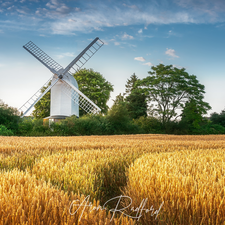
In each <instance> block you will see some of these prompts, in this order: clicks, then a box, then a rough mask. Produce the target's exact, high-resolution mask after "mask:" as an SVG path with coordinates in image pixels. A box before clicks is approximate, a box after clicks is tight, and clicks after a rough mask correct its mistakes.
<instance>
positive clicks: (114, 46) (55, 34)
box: [0, 0, 225, 113]
mask: <svg viewBox="0 0 225 225" xmlns="http://www.w3.org/2000/svg"><path fill="white" fill-rule="evenodd" d="M95 37H99V38H100V39H101V40H102V41H103V42H104V43H105V45H104V46H103V47H102V48H101V49H100V50H99V51H98V52H97V53H96V55H94V57H93V58H91V59H90V61H89V62H88V63H87V64H86V65H85V68H92V69H94V70H95V71H97V72H100V73H101V74H102V75H103V76H104V77H105V78H106V80H108V81H109V82H111V83H112V84H113V85H114V92H113V93H112V94H111V99H110V101H109V103H108V104H109V106H111V105H112V103H113V101H112V99H115V96H116V95H118V94H119V93H123V92H124V91H125V83H126V81H127V79H128V78H129V77H130V76H131V75H132V74H133V73H135V74H136V75H137V76H138V77H139V78H144V77H146V76H147V75H148V71H150V70H151V66H152V65H158V64H159V63H163V64H165V65H170V64H172V65H174V66H176V67H179V68H182V67H184V68H186V71H187V72H188V73H189V74H194V75H196V76H197V78H198V80H199V82H200V83H201V84H204V85H205V91H206V94H205V101H207V102H208V103H209V104H210V105H211V107H212V110H211V111H209V113H211V112H221V110H223V109H224V108H225V88H224V86H225V1H224V0H213V1H212V0H161V1H157V0H140V1H128V0H104V1H100V0H63V1H62V0H6V1H3V0H0V78H1V81H0V99H2V100H3V101H4V102H5V103H7V104H8V105H10V106H13V107H17V108H19V107H20V106H21V105H22V104H23V103H25V102H26V101H27V100H28V99H29V98H30V97H31V96H32V95H33V94H34V93H35V92H36V91H37V90H38V89H39V88H40V87H41V86H42V85H43V84H44V83H45V82H46V81H47V80H48V79H49V78H50V77H51V72H50V71H48V69H46V68H45V67H44V66H43V65H42V64H41V63H40V62H38V61H37V60H36V59H35V58H34V57H33V56H32V55H30V54H29V53H28V52H27V51H26V50H25V49H23V48H22V46H23V45H25V44H26V43H27V42H28V41H30V40H31V41H33V42H34V43H35V44H36V45H37V46H39V47H40V48H41V49H42V50H43V51H45V52H46V53H47V54H48V55H49V56H51V57H52V58H53V59H54V60H55V61H57V62H58V63H59V64H60V65H62V66H63V67H66V66H67V65H68V64H69V63H70V62H71V61H72V60H73V59H74V58H75V57H76V56H77V55H78V54H79V53H80V52H81V51H82V50H83V49H84V48H85V47H86V46H87V45H88V44H89V43H90V42H91V40H93V39H94V38H95Z"/></svg>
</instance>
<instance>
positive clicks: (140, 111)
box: [125, 73, 147, 119]
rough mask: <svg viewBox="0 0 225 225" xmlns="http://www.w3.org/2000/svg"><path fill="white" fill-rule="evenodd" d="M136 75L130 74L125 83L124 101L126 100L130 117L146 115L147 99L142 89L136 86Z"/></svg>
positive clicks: (135, 117)
mask: <svg viewBox="0 0 225 225" xmlns="http://www.w3.org/2000/svg"><path fill="white" fill-rule="evenodd" d="M138 80H139V79H138V77H137V76H136V75H135V73H134V74H133V75H131V77H130V79H128V80H127V83H126V85H125V87H126V91H125V95H126V96H127V97H126V98H125V101H126V102H127V110H128V113H129V116H130V118H132V119H137V118H139V117H141V116H147V101H146V95H145V94H144V93H143V91H142V89H141V88H139V87H138V86H137V84H138Z"/></svg>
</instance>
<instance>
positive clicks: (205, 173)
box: [0, 135, 225, 225]
mask: <svg viewBox="0 0 225 225" xmlns="http://www.w3.org/2000/svg"><path fill="white" fill-rule="evenodd" d="M0 168H1V174H0V224H4V225H8V224H34V225H36V224H37V225H38V224H43V225H48V224H65V225H66V224H68V225H70V224H80V225H82V224H84V225H85V224H115V225H116V224H118V225H119V224H123V225H125V224H162V225H164V224H177V225H181V224H182V225H183V224H184V225H190V224H225V136H223V135H209V136H174V135H121V136H85V137H84V136H83V137H1V136H0ZM113 198H114V199H113ZM131 200H132V203H131ZM85 205H86V206H85ZM125 208H126V209H125ZM109 209H110V210H111V212H109ZM113 210H114V211H113ZM122 212H123V213H124V214H126V215H127V216H126V215H122Z"/></svg>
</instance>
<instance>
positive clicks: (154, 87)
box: [138, 64, 211, 126]
mask: <svg viewBox="0 0 225 225" xmlns="http://www.w3.org/2000/svg"><path fill="white" fill-rule="evenodd" d="M148 73H149V76H148V77H146V78H144V79H143V80H141V81H139V82H138V85H140V86H142V88H143V90H144V91H145V93H146V94H147V95H148V101H149V103H154V104H155V105H156V107H154V109H153V111H154V115H156V116H158V117H160V118H161V121H162V124H163V125H164V126H166V123H168V122H170V121H172V120H175V119H176V118H178V117H179V116H180V115H179V114H177V109H179V108H184V103H185V102H186V101H190V99H193V100H194V101H195V102H196V103H197V105H198V106H201V107H203V108H204V109H205V110H209V109H210V108H211V107H210V106H209V104H208V103H206V102H204V101H203V95H204V93H205V91H204V88H205V87H204V85H201V84H200V83H199V81H198V80H197V78H196V76H195V75H189V74H188V73H187V72H185V69H184V68H182V69H178V68H176V67H173V66H172V65H169V66H164V65H163V64H159V65H158V66H152V71H150V72H148Z"/></svg>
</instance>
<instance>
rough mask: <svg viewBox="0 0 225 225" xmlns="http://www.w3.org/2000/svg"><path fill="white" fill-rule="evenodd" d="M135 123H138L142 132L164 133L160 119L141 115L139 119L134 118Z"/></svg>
mask: <svg viewBox="0 0 225 225" xmlns="http://www.w3.org/2000/svg"><path fill="white" fill-rule="evenodd" d="M134 124H136V125H137V126H138V127H139V129H140V130H141V133H145V134H154V133H164V131H163V129H162V124H161V123H160V121H159V120H158V119H156V118H154V117H151V116H148V117H145V116H141V117H139V118H138V119H136V120H134Z"/></svg>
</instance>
